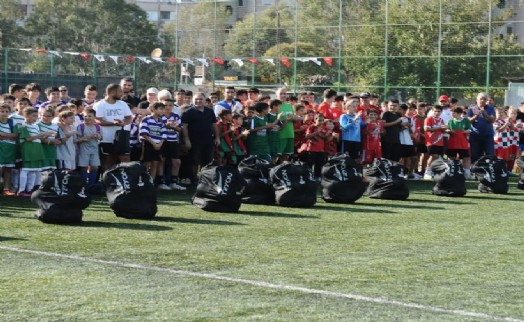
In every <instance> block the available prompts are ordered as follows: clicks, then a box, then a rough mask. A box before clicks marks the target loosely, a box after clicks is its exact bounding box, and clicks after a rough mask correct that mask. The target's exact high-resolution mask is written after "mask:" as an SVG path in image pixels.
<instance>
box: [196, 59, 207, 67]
mask: <svg viewBox="0 0 524 322" xmlns="http://www.w3.org/2000/svg"><path fill="white" fill-rule="evenodd" d="M197 60H198V61H199V62H201V63H202V65H204V66H206V67H207V66H209V63H208V62H207V59H205V58H197Z"/></svg>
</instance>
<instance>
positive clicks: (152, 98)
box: [138, 87, 158, 110]
mask: <svg viewBox="0 0 524 322" xmlns="http://www.w3.org/2000/svg"><path fill="white" fill-rule="evenodd" d="M155 102H158V89H157V88H156V87H150V88H148V89H147V91H146V100H145V101H143V102H140V104H138V108H140V109H143V110H145V109H146V108H148V107H149V105H151V104H153V103H155Z"/></svg>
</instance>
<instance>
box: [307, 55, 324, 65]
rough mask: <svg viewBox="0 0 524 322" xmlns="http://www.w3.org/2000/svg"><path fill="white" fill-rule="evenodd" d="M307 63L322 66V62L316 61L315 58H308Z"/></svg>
mask: <svg viewBox="0 0 524 322" xmlns="http://www.w3.org/2000/svg"><path fill="white" fill-rule="evenodd" d="M309 61H310V62H313V63H315V64H317V65H318V66H320V65H321V64H322V62H321V61H320V60H318V58H317V57H309Z"/></svg>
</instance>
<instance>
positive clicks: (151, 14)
mask: <svg viewBox="0 0 524 322" xmlns="http://www.w3.org/2000/svg"><path fill="white" fill-rule="evenodd" d="M147 20H149V21H158V11H147Z"/></svg>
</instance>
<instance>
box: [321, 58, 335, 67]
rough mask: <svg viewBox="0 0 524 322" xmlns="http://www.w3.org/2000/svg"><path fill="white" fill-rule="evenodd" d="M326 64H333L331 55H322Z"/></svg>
mask: <svg viewBox="0 0 524 322" xmlns="http://www.w3.org/2000/svg"><path fill="white" fill-rule="evenodd" d="M322 59H323V60H324V61H325V62H326V64H327V65H328V66H333V58H332V57H324V58H322Z"/></svg>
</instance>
